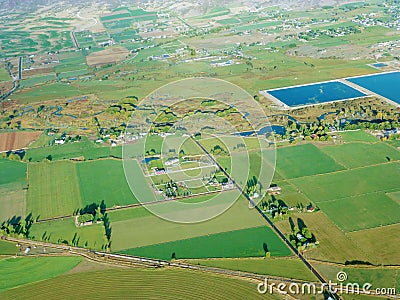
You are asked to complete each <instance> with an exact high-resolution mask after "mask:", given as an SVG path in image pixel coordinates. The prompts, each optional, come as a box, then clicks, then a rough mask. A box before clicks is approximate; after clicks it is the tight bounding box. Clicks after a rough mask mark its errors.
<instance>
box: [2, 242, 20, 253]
mask: <svg viewBox="0 0 400 300" xmlns="http://www.w3.org/2000/svg"><path fill="white" fill-rule="evenodd" d="M17 252H19V248H18V247H16V244H15V243H11V242H6V241H1V240H0V255H15V254H16V253H17Z"/></svg>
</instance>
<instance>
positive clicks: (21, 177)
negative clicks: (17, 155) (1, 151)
mask: <svg viewBox="0 0 400 300" xmlns="http://www.w3.org/2000/svg"><path fill="white" fill-rule="evenodd" d="M15 182H19V183H25V182H26V164H25V163H22V162H17V161H12V160H8V159H7V160H6V159H0V185H2V184H8V183H15Z"/></svg>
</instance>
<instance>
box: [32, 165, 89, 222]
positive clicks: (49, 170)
mask: <svg viewBox="0 0 400 300" xmlns="http://www.w3.org/2000/svg"><path fill="white" fill-rule="evenodd" d="M28 178H29V189H28V195H27V208H26V211H27V212H32V213H33V215H34V216H38V215H40V219H44V218H51V217H57V216H64V215H70V214H72V213H73V212H74V211H75V210H76V209H77V208H81V207H82V200H81V194H80V191H79V182H78V176H77V171H76V164H75V163H72V162H69V161H60V162H52V163H49V162H45V163H30V164H29V167H28Z"/></svg>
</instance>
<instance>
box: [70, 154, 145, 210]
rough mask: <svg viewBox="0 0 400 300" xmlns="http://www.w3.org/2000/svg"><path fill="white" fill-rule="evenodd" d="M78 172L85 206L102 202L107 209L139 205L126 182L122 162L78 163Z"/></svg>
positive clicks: (98, 161)
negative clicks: (117, 206)
mask: <svg viewBox="0 0 400 300" xmlns="http://www.w3.org/2000/svg"><path fill="white" fill-rule="evenodd" d="M77 171H78V177H79V183H80V191H81V197H82V203H83V206H85V205H88V204H91V203H100V202H101V201H102V200H104V201H105V203H106V205H107V207H113V206H116V205H127V204H133V203H137V200H136V198H135V197H134V196H133V194H132V192H131V190H130V188H129V186H128V184H127V182H126V178H125V174H124V169H123V163H122V160H97V161H91V162H84V163H78V164H77ZM139 171H140V172H141V170H139ZM137 176H142V175H141V174H137Z"/></svg>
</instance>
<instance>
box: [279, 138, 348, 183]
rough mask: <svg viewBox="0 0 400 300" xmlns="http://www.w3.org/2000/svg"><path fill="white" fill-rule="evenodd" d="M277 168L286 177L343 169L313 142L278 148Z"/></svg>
mask: <svg viewBox="0 0 400 300" xmlns="http://www.w3.org/2000/svg"><path fill="white" fill-rule="evenodd" d="M276 163H277V165H276V169H277V171H278V172H279V174H281V175H283V176H284V177H285V178H296V177H303V176H310V175H315V174H322V173H329V172H334V171H339V170H343V169H344V167H343V166H341V165H340V164H338V163H336V162H335V161H334V160H333V159H332V158H331V157H329V156H328V155H326V154H325V153H323V152H322V151H321V150H319V149H318V148H317V147H315V146H314V145H312V144H305V145H300V146H296V147H284V148H278V149H277V157H276Z"/></svg>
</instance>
